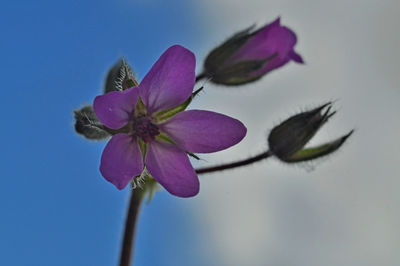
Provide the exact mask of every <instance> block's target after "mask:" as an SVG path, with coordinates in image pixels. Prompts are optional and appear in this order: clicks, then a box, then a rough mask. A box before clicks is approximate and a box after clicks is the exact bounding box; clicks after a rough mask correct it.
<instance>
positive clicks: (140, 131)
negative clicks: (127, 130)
mask: <svg viewBox="0 0 400 266" xmlns="http://www.w3.org/2000/svg"><path fill="white" fill-rule="evenodd" d="M132 134H134V135H135V136H137V137H139V138H141V139H142V140H143V141H144V142H146V143H148V142H150V141H151V140H154V139H155V137H156V136H157V135H158V134H160V131H159V130H158V127H157V126H156V125H155V124H153V123H152V122H151V119H150V118H149V117H146V116H139V117H134V118H133V119H132Z"/></svg>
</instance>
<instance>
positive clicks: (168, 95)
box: [139, 45, 196, 114]
mask: <svg viewBox="0 0 400 266" xmlns="http://www.w3.org/2000/svg"><path fill="white" fill-rule="evenodd" d="M195 66H196V59H195V57H194V54H193V53H192V52H191V51H189V50H188V49H186V48H184V47H182V46H179V45H174V46H172V47H170V48H168V49H167V50H166V51H165V52H164V53H163V54H162V55H161V57H160V58H159V59H158V60H157V62H156V63H155V64H154V65H153V67H152V68H151V70H150V71H149V73H147V75H146V76H145V77H144V79H143V81H142V82H141V83H140V85H139V87H140V91H141V98H142V100H143V102H144V104H145V105H146V108H147V111H148V112H149V113H150V114H151V113H153V112H155V111H158V110H165V109H169V108H172V107H175V106H177V105H179V104H181V103H183V102H184V101H185V100H186V99H187V98H189V96H190V94H191V93H192V90H193V87H194V83H195V72H194V70H195Z"/></svg>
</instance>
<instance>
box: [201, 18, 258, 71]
mask: <svg viewBox="0 0 400 266" xmlns="http://www.w3.org/2000/svg"><path fill="white" fill-rule="evenodd" d="M254 27H255V25H252V26H250V27H248V28H246V29H244V30H242V31H239V32H238V33H236V34H234V35H233V36H232V37H230V38H229V39H228V40H226V41H225V42H224V43H222V44H221V45H220V46H218V47H217V48H215V49H214V50H212V51H211V52H210V53H209V54H208V55H207V58H206V60H205V62H204V68H205V70H206V71H207V73H208V74H209V75H213V74H214V73H217V72H218V71H219V69H220V68H221V67H222V66H223V65H224V63H225V62H226V61H227V60H229V58H231V57H232V55H234V54H235V53H236V52H237V51H238V50H239V49H240V48H241V47H242V46H243V45H244V44H245V43H246V42H247V41H248V39H249V38H250V37H251V36H253V35H254V34H253V33H252V30H253V29H254Z"/></svg>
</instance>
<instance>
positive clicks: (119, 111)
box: [93, 87, 139, 129]
mask: <svg viewBox="0 0 400 266" xmlns="http://www.w3.org/2000/svg"><path fill="white" fill-rule="evenodd" d="M138 98H139V90H138V88H137V87H132V88H130V89H127V90H124V91H112V92H109V93H107V94H104V95H100V96H97V97H96V98H95V99H94V103H93V109H94V112H95V113H96V116H97V118H98V119H99V120H100V122H101V123H103V124H104V125H105V126H106V127H108V128H112V129H119V128H121V127H123V126H124V125H125V124H126V123H127V122H128V119H129V116H130V114H131V112H132V111H133V110H134V109H135V106H136V103H137V100H138Z"/></svg>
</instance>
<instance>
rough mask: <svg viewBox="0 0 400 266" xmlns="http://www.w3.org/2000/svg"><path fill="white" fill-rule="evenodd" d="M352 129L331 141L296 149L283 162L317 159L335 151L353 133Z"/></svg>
mask: <svg viewBox="0 0 400 266" xmlns="http://www.w3.org/2000/svg"><path fill="white" fill-rule="evenodd" d="M353 132H354V130H351V131H350V132H349V133H348V134H346V135H344V136H342V137H340V138H338V139H336V140H333V141H331V142H328V143H325V144H322V145H319V146H317V147H310V148H305V149H303V150H301V151H298V152H297V153H295V154H293V155H292V156H290V157H289V158H286V159H285V162H288V163H297V162H304V161H309V160H313V159H317V158H320V157H323V156H326V155H328V154H331V153H333V152H335V151H337V150H338V149H339V148H340V147H341V146H342V145H343V143H344V142H345V141H346V140H347V138H348V137H350V136H351V134H353Z"/></svg>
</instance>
